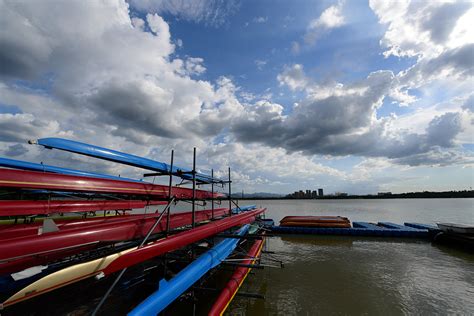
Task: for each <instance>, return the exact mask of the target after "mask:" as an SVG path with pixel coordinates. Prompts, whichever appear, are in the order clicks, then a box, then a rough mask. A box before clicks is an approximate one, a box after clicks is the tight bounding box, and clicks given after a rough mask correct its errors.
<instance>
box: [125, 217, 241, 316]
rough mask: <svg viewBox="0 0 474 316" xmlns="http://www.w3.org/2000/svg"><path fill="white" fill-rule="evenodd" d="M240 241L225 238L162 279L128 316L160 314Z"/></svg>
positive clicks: (222, 259) (225, 256) (238, 232)
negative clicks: (155, 289)
mask: <svg viewBox="0 0 474 316" xmlns="http://www.w3.org/2000/svg"><path fill="white" fill-rule="evenodd" d="M249 227H250V225H248V224H247V225H244V226H243V227H241V228H240V229H239V230H238V231H237V232H236V234H237V235H239V236H243V235H244V234H245V233H246V232H247V231H248V229H249ZM239 241H240V240H239V239H237V238H226V239H224V240H222V241H221V242H219V243H218V244H217V245H215V246H214V247H212V249H210V250H208V251H207V252H205V253H204V254H202V255H201V256H199V257H198V258H197V259H196V260H194V261H193V262H192V263H191V264H189V265H188V266H187V267H186V268H184V269H183V270H181V271H180V272H179V273H178V274H176V275H175V276H174V277H173V278H172V279H170V280H169V281H167V280H165V279H162V280H161V281H160V283H159V287H158V290H157V291H156V292H154V293H153V294H151V295H150V296H148V297H147V298H146V299H145V300H144V301H143V302H141V303H140V304H139V305H138V306H136V307H135V308H134V309H133V310H132V311H131V312H130V313H128V315H129V316H138V315H150V316H151V315H157V314H159V313H161V312H162V311H163V310H164V309H165V308H166V307H167V306H168V305H169V304H171V303H172V302H173V301H174V300H176V299H177V298H178V297H180V296H181V294H183V293H184V292H185V291H186V290H188V289H189V288H190V287H191V286H192V285H193V284H194V283H196V282H197V281H198V280H199V279H200V278H202V277H203V276H204V275H205V274H206V273H207V272H209V271H210V270H211V269H212V268H214V267H216V266H218V265H219V264H221V262H222V261H224V260H225V259H226V258H227V257H228V256H229V255H230V254H231V253H232V252H233V251H234V249H235V247H237V244H238V242H239Z"/></svg>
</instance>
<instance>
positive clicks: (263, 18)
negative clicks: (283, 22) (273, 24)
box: [252, 16, 268, 23]
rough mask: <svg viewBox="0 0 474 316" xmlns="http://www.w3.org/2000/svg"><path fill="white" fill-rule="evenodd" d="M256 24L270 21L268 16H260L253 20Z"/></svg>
mask: <svg viewBox="0 0 474 316" xmlns="http://www.w3.org/2000/svg"><path fill="white" fill-rule="evenodd" d="M252 21H253V22H254V23H265V22H267V21H268V16H258V17H255V18H254V19H253V20H252Z"/></svg>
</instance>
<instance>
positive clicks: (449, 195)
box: [233, 190, 474, 200]
mask: <svg viewBox="0 0 474 316" xmlns="http://www.w3.org/2000/svg"><path fill="white" fill-rule="evenodd" d="M233 198H234V199H236V200H354V199H368V200H371V199H440V198H441V199H454V198H474V190H466V191H446V192H428V191H426V192H408V193H398V194H384V195H343V196H335V195H327V196H321V197H319V196H318V197H316V198H293V197H287V196H283V197H264V196H261V197H259V196H251V197H239V196H235V195H234V196H233Z"/></svg>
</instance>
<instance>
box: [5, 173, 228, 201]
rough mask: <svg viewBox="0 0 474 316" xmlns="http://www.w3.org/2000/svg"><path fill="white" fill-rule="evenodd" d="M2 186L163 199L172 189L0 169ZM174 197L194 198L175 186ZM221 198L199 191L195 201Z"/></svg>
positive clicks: (149, 184)
mask: <svg viewBox="0 0 474 316" xmlns="http://www.w3.org/2000/svg"><path fill="white" fill-rule="evenodd" d="M0 187H9V188H22V189H23V188H29V189H49V190H60V191H77V192H97V193H114V194H133V195H141V196H153V197H156V198H161V199H168V198H169V187H168V186H167V185H158V184H151V183H145V182H132V181H123V180H110V179H101V178H92V177H83V176H72V175H63V174H56V173H48V172H37V171H24V170H12V169H0ZM171 196H174V197H175V198H176V199H178V200H179V199H191V198H192V197H193V190H192V189H188V188H182V187H172V189H171ZM222 196H223V194H222V193H214V195H213V194H212V193H211V192H208V191H203V190H196V199H198V200H206V199H211V198H213V197H214V198H218V197H222Z"/></svg>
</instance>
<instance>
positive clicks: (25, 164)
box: [0, 157, 140, 182]
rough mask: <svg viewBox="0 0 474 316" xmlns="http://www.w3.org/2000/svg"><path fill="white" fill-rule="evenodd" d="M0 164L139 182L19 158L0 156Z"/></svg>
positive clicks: (23, 168)
mask: <svg viewBox="0 0 474 316" xmlns="http://www.w3.org/2000/svg"><path fill="white" fill-rule="evenodd" d="M0 166H1V167H7V168H13V169H21V170H30V171H41V172H52V173H60V174H69V175H73V176H84V177H93V178H105V179H111V180H125V181H137V182H140V181H138V180H134V179H129V178H122V177H117V176H111V175H108V174H102V173H94V172H88V171H82V170H75V169H69V168H61V167H56V166H50V165H44V164H39V163H34V162H28V161H21V160H15V159H9V158H2V157H0Z"/></svg>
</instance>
